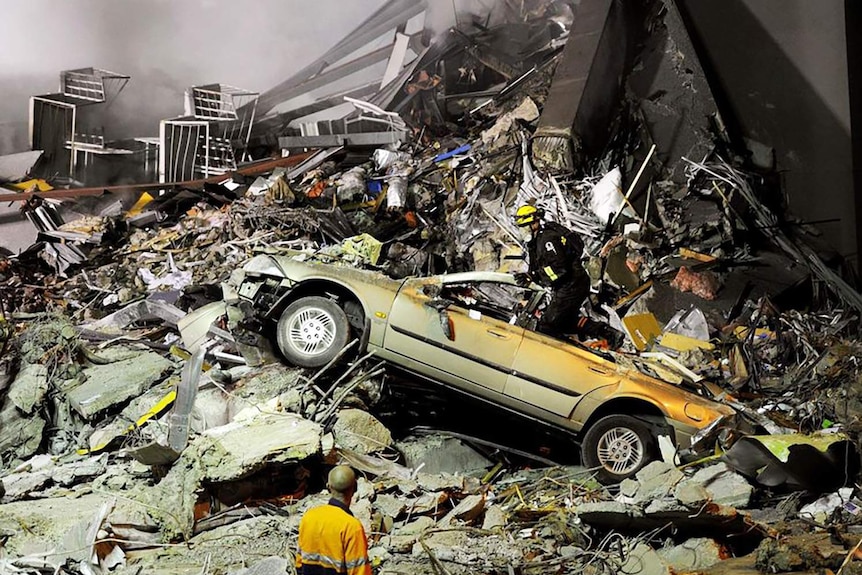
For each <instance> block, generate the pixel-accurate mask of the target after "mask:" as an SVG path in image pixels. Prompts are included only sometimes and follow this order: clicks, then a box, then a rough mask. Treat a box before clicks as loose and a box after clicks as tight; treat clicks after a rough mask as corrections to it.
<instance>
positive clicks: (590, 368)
mask: <svg viewBox="0 0 862 575" xmlns="http://www.w3.org/2000/svg"><path fill="white" fill-rule="evenodd" d="M587 369H589V370H590V371H592V372H593V373H597V374H599V375H611V372H609V371H605V370H603V369H599V368H598V367H592V366H590V367H588V368H587Z"/></svg>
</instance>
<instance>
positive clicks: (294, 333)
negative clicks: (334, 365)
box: [276, 296, 350, 367]
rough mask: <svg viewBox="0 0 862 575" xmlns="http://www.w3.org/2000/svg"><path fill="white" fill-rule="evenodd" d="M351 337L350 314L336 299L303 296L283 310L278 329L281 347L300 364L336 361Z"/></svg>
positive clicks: (287, 357)
mask: <svg viewBox="0 0 862 575" xmlns="http://www.w3.org/2000/svg"><path fill="white" fill-rule="evenodd" d="M349 338H350V324H349V323H348V321H347V315H346V314H345V313H344V310H343V309H341V308H340V307H339V306H338V304H337V303H335V302H334V301H333V300H331V299H329V298H326V297H320V296H309V297H303V298H300V299H298V300H296V301H295V302H293V303H291V304H290V305H289V306H287V307H286V308H285V309H284V311H283V312H282V313H281V317H280V318H279V320H278V327H277V329H276V339H277V342H278V348H279V349H280V350H281V353H282V354H283V355H284V357H285V359H287V361H289V362H290V363H292V364H293V365H298V366H300V367H321V366H324V365H326V364H327V363H329V362H330V361H332V359H333V358H334V357H335V356H336V355H338V352H339V351H341V348H343V347H344V346H345V345H346V344H347V340H348V339H349Z"/></svg>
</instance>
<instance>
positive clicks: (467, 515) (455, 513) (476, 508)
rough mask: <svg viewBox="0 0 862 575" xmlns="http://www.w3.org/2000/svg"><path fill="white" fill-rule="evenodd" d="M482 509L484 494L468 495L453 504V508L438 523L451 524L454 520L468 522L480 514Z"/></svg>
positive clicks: (483, 507) (483, 506)
mask: <svg viewBox="0 0 862 575" xmlns="http://www.w3.org/2000/svg"><path fill="white" fill-rule="evenodd" d="M484 509H485V496H484V495H478V494H477V495H468V496H467V497H465V498H464V499H462V500H461V502H460V503H458V505H456V506H455V509H453V510H452V511H450V512H449V513H447V514H446V516H445V517H443V519H441V520H440V525H451V524H452V522H453V521H455V520H458V521H464V522H465V523H469V522H471V521H473V520H474V519H475V518H476V517H478V516H479V515H481V513H482V511H483V510H484Z"/></svg>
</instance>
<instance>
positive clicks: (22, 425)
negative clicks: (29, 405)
mask: <svg viewBox="0 0 862 575" xmlns="http://www.w3.org/2000/svg"><path fill="white" fill-rule="evenodd" d="M2 405H3V407H2V409H0V430H3V431H2V433H0V456H3V455H5V454H11V455H13V456H14V457H18V458H22V459H23V458H25V457H29V456H31V455H33V454H34V453H36V450H37V449H39V445H40V444H41V443H42V431H43V430H44V429H45V420H44V419H42V418H41V417H40V416H39V415H38V414H33V415H29V416H27V415H24V414H23V413H21V411H20V410H19V409H18V408H17V407H16V406H15V404H14V403H13V402H12V401H11V400H10V399H9V398H8V397H7V398H6V399H5V400H4V401H3V404H2Z"/></svg>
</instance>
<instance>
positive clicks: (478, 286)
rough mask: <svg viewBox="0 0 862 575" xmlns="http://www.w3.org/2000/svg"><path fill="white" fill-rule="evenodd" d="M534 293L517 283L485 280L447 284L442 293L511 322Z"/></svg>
mask: <svg viewBox="0 0 862 575" xmlns="http://www.w3.org/2000/svg"><path fill="white" fill-rule="evenodd" d="M532 293H533V292H532V291H531V290H528V289H525V288H522V287H519V286H516V285H512V284H506V283H498V282H490V281H484V282H463V283H454V284H447V285H445V286H444V287H443V292H442V294H441V295H442V296H443V297H444V298H445V299H447V300H450V301H452V302H454V303H455V304H456V305H459V306H461V307H464V308H466V309H470V310H476V311H479V312H481V313H482V314H484V315H487V316H490V317H493V318H495V319H498V320H500V321H505V322H509V321H510V320H511V319H512V317H513V316H514V315H515V314H517V313H518V310H519V309H520V308H521V307H522V306H523V304H524V302H525V301H527V300H528V299H529V297H530V296H531V295H532Z"/></svg>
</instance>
